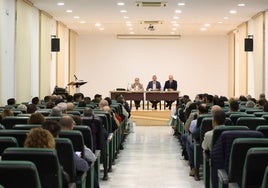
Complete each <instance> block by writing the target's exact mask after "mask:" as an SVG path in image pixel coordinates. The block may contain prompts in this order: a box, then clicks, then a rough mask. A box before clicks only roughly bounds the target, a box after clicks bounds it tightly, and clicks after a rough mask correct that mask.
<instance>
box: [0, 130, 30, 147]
mask: <svg viewBox="0 0 268 188" xmlns="http://www.w3.org/2000/svg"><path fill="white" fill-rule="evenodd" d="M28 133H29V130H5V129H4V130H0V136H10V137H15V138H16V140H17V142H18V145H19V147H23V145H24V141H25V139H26V137H27V134H28Z"/></svg>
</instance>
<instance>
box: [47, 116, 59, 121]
mask: <svg viewBox="0 0 268 188" xmlns="http://www.w3.org/2000/svg"><path fill="white" fill-rule="evenodd" d="M45 118H46V120H54V121H60V119H61V116H47V117H45Z"/></svg>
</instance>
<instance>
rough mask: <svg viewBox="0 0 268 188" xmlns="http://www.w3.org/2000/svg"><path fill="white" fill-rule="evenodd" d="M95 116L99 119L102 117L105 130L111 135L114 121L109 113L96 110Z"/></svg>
mask: <svg viewBox="0 0 268 188" xmlns="http://www.w3.org/2000/svg"><path fill="white" fill-rule="evenodd" d="M94 114H95V115H96V116H98V117H100V119H101V121H102V124H103V126H104V128H105V129H106V130H107V131H108V132H109V133H110V132H112V129H113V126H112V120H111V116H110V114H109V113H108V112H105V111H102V110H94Z"/></svg>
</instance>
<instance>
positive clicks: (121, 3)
mask: <svg viewBox="0 0 268 188" xmlns="http://www.w3.org/2000/svg"><path fill="white" fill-rule="evenodd" d="M117 5H118V6H124V5H125V3H124V2H118V3H117Z"/></svg>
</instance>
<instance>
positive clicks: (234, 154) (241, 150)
mask: <svg viewBox="0 0 268 188" xmlns="http://www.w3.org/2000/svg"><path fill="white" fill-rule="evenodd" d="M253 147H268V139H267V138H237V139H235V140H234V142H233V144H232V149H231V154H230V162H229V172H228V176H229V182H237V183H238V185H239V186H240V187H241V183H242V170H241V169H243V167H244V164H245V159H246V154H247V151H248V150H249V149H250V148H253Z"/></svg>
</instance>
